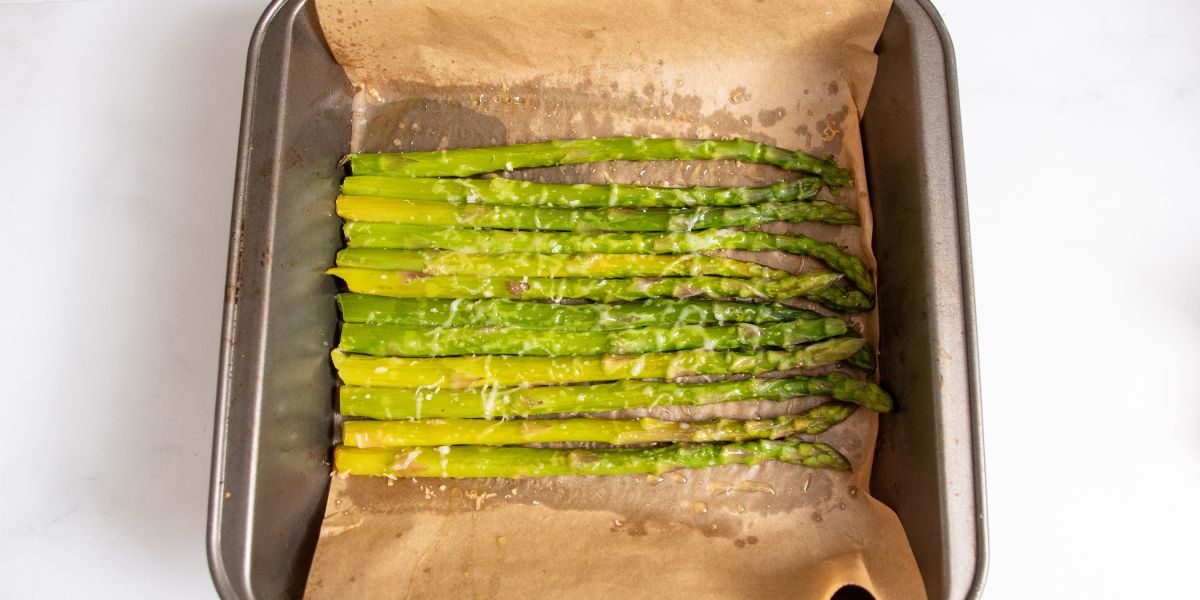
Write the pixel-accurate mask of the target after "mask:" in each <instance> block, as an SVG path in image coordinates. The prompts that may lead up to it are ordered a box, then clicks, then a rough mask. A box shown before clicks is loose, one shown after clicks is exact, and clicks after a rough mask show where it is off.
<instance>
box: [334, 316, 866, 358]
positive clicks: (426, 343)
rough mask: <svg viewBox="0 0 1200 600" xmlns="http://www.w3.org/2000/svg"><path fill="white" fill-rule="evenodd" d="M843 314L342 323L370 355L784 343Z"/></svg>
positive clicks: (352, 346) (825, 328)
mask: <svg viewBox="0 0 1200 600" xmlns="http://www.w3.org/2000/svg"><path fill="white" fill-rule="evenodd" d="M847 330H848V329H847V327H846V324H845V323H844V322H842V320H841V319H834V318H824V319H811V320H800V321H787V322H784V323H773V324H769V325H753V324H750V323H739V324H737V325H726V326H713V327H708V326H704V325H668V326H665V327H638V328H636V329H621V330H618V331H554V330H549V329H516V328H509V327H438V328H434V329H427V328H412V327H397V326H395V325H365V324H361V323H346V324H345V325H343V326H342V336H341V342H340V343H339V344H338V348H340V349H341V350H342V351H344V352H353V353H357V354H370V355H372V356H458V355H462V354H511V355H514V356H580V355H589V354H639V353H643V352H672V351H675V350H688V349H691V348H706V349H709V350H733V349H736V348H762V347H776V348H787V347H791V346H796V345H799V344H804V343H807V342H815V341H818V340H823V339H827V338H831V337H835V336H839V335H842V334H844V333H846V331H847Z"/></svg>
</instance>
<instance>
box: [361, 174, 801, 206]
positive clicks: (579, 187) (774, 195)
mask: <svg viewBox="0 0 1200 600" xmlns="http://www.w3.org/2000/svg"><path fill="white" fill-rule="evenodd" d="M820 190H821V180H820V179H817V178H816V177H805V178H803V179H798V180H796V181H783V182H780V183H776V184H773V185H768V186H763V187H705V186H693V187H686V188H672V187H653V186H642V185H627V184H623V183H609V184H602V185H596V184H588V183H575V184H563V183H538V182H535V181H521V180H519V179H505V178H503V177H491V178H488V179H455V178H437V177H380V176H377V175H354V176H351V177H347V178H346V179H345V180H344V181H342V193H343V194H346V195H347V196H388V197H392V198H407V199H409V200H444V201H446V202H482V203H485V204H507V205H516V206H556V207H563V208H602V207H608V206H626V207H650V208H685V207H688V206H746V205H748V204H760V203H762V202H784V201H789V200H809V199H811V198H813V197H815V196H816V195H817V192H819V191H820Z"/></svg>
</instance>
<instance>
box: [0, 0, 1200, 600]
mask: <svg viewBox="0 0 1200 600" xmlns="http://www.w3.org/2000/svg"><path fill="white" fill-rule="evenodd" d="M264 4H265V0H210V1H205V2H186V3H184V2H152V1H149V0H146V1H141V2H133V1H130V2H118V1H91V2H87V1H84V2H45V3H39V2H30V3H22V2H16V3H14V2H13V1H12V0H0V176H2V178H0V200H2V201H3V217H2V218H0V244H2V246H0V247H2V249H3V256H4V257H6V260H5V262H4V266H5V269H4V273H3V275H4V278H3V281H4V283H3V288H2V289H3V293H2V294H0V319H2V323H3V326H2V327H0V336H2V337H0V351H2V352H3V360H2V362H0V365H2V367H0V368H2V369H3V371H2V375H3V380H4V381H5V382H6V386H5V387H6V390H5V392H4V393H3V394H2V395H0V398H2V399H0V402H3V409H4V413H3V414H4V415H5V416H6V418H5V419H4V420H3V421H0V435H2V439H3V440H4V443H3V444H4V445H3V448H4V451H3V453H2V454H0V466H2V467H3V473H4V474H5V476H6V478H7V480H8V481H9V482H10V488H9V490H7V491H6V493H4V494H3V499H2V500H0V597H9V598H12V597H39V598H52V597H74V596H84V597H86V596H102V597H114V598H188V597H198V598H210V597H213V595H214V592H213V589H212V586H211V583H210V581H209V575H208V570H207V566H206V562H205V553H204V528H205V518H206V515H205V510H206V506H205V496H206V493H207V485H208V470H209V453H210V440H211V435H212V425H211V422H212V410H213V398H214V389H215V382H216V359H217V345H218V337H219V321H220V317H221V314H220V313H221V300H222V283H223V278H224V269H225V256H226V240H227V236H228V225H229V210H230V195H231V189H232V182H233V167H234V153H235V149H236V135H237V128H238V114H239V105H240V102H241V92H242V77H243V68H244V60H245V51H246V46H247V43H248V41H249V39H250V33H251V30H252V29H253V27H254V24H255V21H256V20H257V18H258V15H259V14H260V13H261V11H262V8H263V6H264ZM938 5H939V8H940V9H941V11H942V14H943V16H944V18H945V20H946V22H947V25H948V27H949V29H950V32H951V35H952V37H953V39H954V43H955V46H956V49H957V54H958V72H959V82H960V85H961V92H962V98H961V101H962V116H963V135H964V138H965V150H966V158H967V182H968V188H969V194H970V210H971V228H972V233H973V236H974V255H975V261H974V262H975V274H976V279H975V288H976V292H977V307H978V313H979V344H980V355H981V357H982V378H983V391H984V424H985V428H986V446H987V470H988V472H987V485H988V491H989V494H988V502H989V512H990V521H991V523H990V525H991V526H990V530H991V568H990V573H989V577H988V584H987V588H986V590H987V591H986V593H985V597H986V598H988V599H1006V598H1033V597H1060V596H1061V597H1076V598H1085V597H1086V598H1130V597H1156V596H1165V595H1167V594H1168V593H1170V592H1181V591H1184V590H1186V589H1194V587H1195V584H1194V581H1191V579H1190V578H1191V576H1192V575H1193V574H1194V573H1193V571H1194V569H1195V559H1196V557H1197V556H1198V554H1197V551H1196V544H1197V541H1196V540H1197V538H1200V520H1198V518H1197V516H1196V515H1197V514H1198V511H1197V510H1196V503H1197V500H1200V435H1198V434H1200V337H1198V335H1200V276H1198V275H1200V235H1197V229H1198V228H1200V194H1198V193H1197V192H1196V190H1197V187H1198V186H1200V183H1197V181H1198V179H1197V176H1198V175H1200V35H1197V33H1196V32H1197V30H1198V29H1200V3H1196V2H1191V1H1188V0H1177V1H1173V2H1170V1H1155V2H1129V1H1128V0H1123V1H1116V0H1107V1H1084V0H1075V1H1060V2H1040V1H1034V0H1010V1H1008V2H978V1H972V0H942V1H941V2H938ZM1185 586H1186V587H1185Z"/></svg>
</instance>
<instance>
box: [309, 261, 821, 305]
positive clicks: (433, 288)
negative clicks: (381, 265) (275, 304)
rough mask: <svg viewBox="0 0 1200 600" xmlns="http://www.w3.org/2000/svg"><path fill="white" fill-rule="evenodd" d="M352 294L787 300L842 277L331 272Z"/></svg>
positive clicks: (591, 298) (556, 298) (340, 270)
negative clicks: (554, 275)
mask: <svg viewBox="0 0 1200 600" xmlns="http://www.w3.org/2000/svg"><path fill="white" fill-rule="evenodd" d="M328 273H329V274H330V275H334V276H337V277H339V278H341V279H342V280H343V281H345V282H346V286H347V287H349V288H350V291H352V292H358V293H360V294H373V295H377V296H390V297H393V298H467V299H477V298H510V299H516V300H555V301H558V300H563V299H567V298H572V299H583V300H595V301H597V302H620V301H625V300H641V299H643V298H696V297H699V298H710V299H719V298H751V299H761V300H786V299H788V298H793V297H796V296H802V295H804V294H808V293H810V292H812V291H814V290H817V289H820V288H822V287H825V286H828V285H830V284H832V283H833V282H835V281H837V280H838V279H840V278H841V277H842V276H841V275H839V274H837V273H803V274H798V275H792V276H789V277H787V278H785V279H732V278H727V277H708V276H699V277H643V278H633V279H592V278H587V277H567V278H562V279H551V278H546V277H479V276H474V275H432V276H431V275H425V274H424V273H414V272H411V271H379V270H374V269H351V268H346V267H336V268H333V269H329V271H328Z"/></svg>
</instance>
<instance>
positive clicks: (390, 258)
mask: <svg viewBox="0 0 1200 600" xmlns="http://www.w3.org/2000/svg"><path fill="white" fill-rule="evenodd" d="M337 266H339V267H354V268H363V269H386V270H400V271H420V272H422V273H428V274H430V275H490V276H493V277H521V276H527V277H550V278H560V277H597V278H604V277H680V276H684V277H694V276H698V275H718V276H722V277H740V278H752V277H761V278H764V279H782V278H784V277H788V276H789V275H790V274H789V273H788V272H787V271H783V270H781V269H772V268H771V267H764V266H762V265H759V264H755V263H752V262H747V261H742V260H734V259H732V258H725V257H722V256H707V255H704V254H534V253H529V252H511V253H508V254H469V253H463V252H450V251H445V250H386V249H379V248H346V249H344V250H341V251H340V252H338V254H337Z"/></svg>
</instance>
